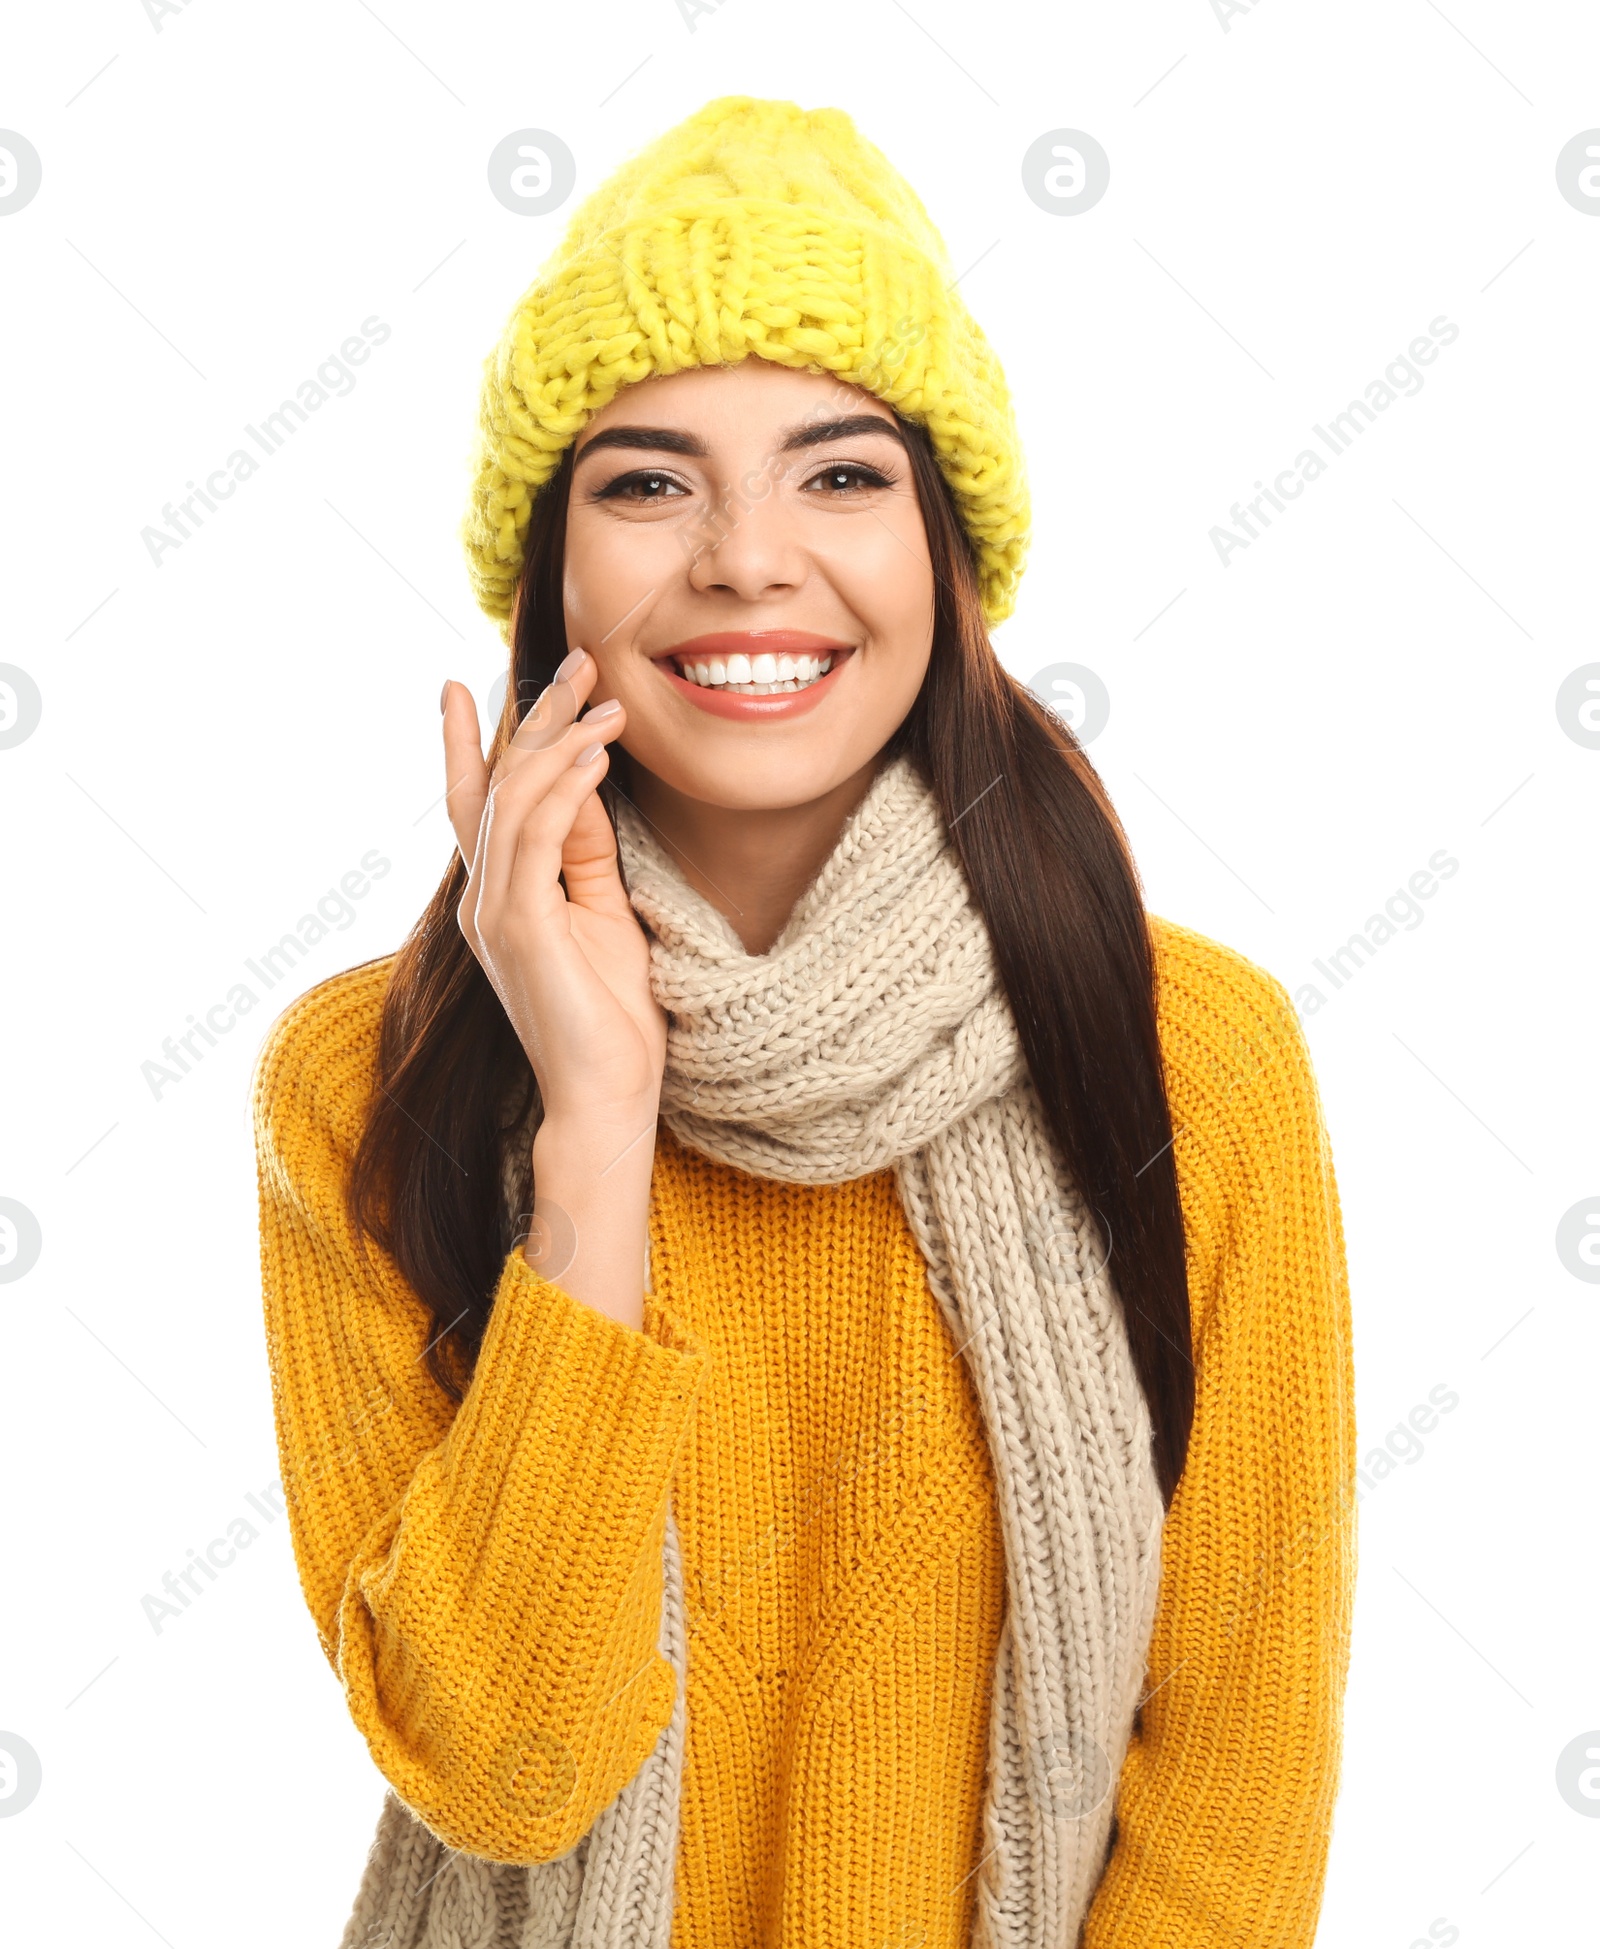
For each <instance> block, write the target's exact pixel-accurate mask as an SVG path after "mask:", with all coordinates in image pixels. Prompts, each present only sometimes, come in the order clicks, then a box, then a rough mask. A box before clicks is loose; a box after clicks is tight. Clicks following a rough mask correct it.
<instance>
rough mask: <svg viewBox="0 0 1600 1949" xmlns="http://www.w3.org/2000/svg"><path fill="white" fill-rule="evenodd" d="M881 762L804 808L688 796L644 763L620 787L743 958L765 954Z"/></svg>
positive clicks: (634, 766)
mask: <svg viewBox="0 0 1600 1949" xmlns="http://www.w3.org/2000/svg"><path fill="white" fill-rule="evenodd" d="M880 756H881V754H880ZM879 762H880V759H879V758H874V759H873V761H872V763H871V764H869V765H865V766H863V767H862V769H861V770H860V771H859V772H856V773H853V774H852V776H851V777H849V778H847V779H845V781H844V782H843V783H842V784H840V785H836V786H835V787H834V788H833V790H832V791H830V792H826V793H824V794H823V796H822V797H821V798H818V799H811V800H809V801H808V802H807V803H806V804H804V805H794V806H783V807H780V808H777V809H764V810H761V811H752V812H740V811H733V810H730V809H729V808H728V807H727V806H722V805H708V804H707V803H706V802H705V801H704V800H703V799H691V798H686V797H685V796H684V795H683V794H682V793H681V792H677V791H674V790H673V788H672V787H671V786H670V785H666V784H663V783H662V781H661V780H660V779H659V778H657V777H656V776H655V774H654V773H653V772H648V771H646V770H645V769H644V767H643V766H642V765H637V764H633V763H629V765H628V766H627V773H628V776H627V778H626V779H621V778H619V779H618V781H617V782H618V785H619V787H620V788H621V789H622V790H623V791H625V792H626V793H627V795H628V797H629V798H630V799H631V800H632V801H633V803H634V804H635V805H636V806H637V807H638V809H639V811H640V812H642V813H643V814H644V816H645V818H646V819H648V820H649V822H650V825H651V826H652V828H653V829H654V831H655V836H656V838H657V839H658V840H660V841H661V843H662V844H663V845H664V846H665V847H666V849H667V851H668V853H669V854H670V855H671V857H672V859H673V860H674V862H675V863H676V864H677V867H678V870H679V871H680V872H681V873H682V874H683V876H684V878H685V879H686V880H687V881H688V882H689V884H690V886H692V887H693V888H694V889H695V891H696V892H697V893H699V894H702V895H703V896H704V897H705V899H707V900H708V901H710V903H711V905H712V906H713V907H715V908H716V909H717V911H718V913H720V914H722V915H723V916H724V917H725V918H726V920H727V921H728V923H729V925H730V926H731V927H732V928H733V931H734V932H735V933H736V934H737V935H738V936H739V939H740V940H741V941H742V942H743V943H744V947H745V951H746V953H748V954H765V953H766V952H767V950H768V949H769V948H770V947H771V946H772V944H773V942H774V941H775V940H776V939H777V938H778V936H779V935H780V934H781V933H782V932H783V927H784V923H785V921H787V920H788V918H789V915H790V913H791V912H792V911H793V908H794V904H795V902H796V901H797V900H798V899H799V898H800V895H801V894H802V893H804V892H805V890H806V888H807V887H808V886H809V885H810V884H811V882H812V880H813V879H814V878H815V877H816V875H817V871H818V869H819V868H820V867H821V866H822V864H823V862H824V861H825V860H826V859H827V857H828V855H829V854H830V853H831V852H832V851H833V849H834V846H835V845H836V844H837V843H838V838H839V834H840V832H841V830H842V829H843V826H844V822H845V820H846V819H848V818H849V816H850V814H851V813H852V812H853V811H854V810H855V809H856V807H857V806H858V805H859V804H860V803H861V801H862V799H863V798H865V797H866V793H867V788H868V786H869V785H871V783H872V781H873V778H874V777H875V776H876V774H877V770H878V765H879Z"/></svg>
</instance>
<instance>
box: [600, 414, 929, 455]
mask: <svg viewBox="0 0 1600 1949" xmlns="http://www.w3.org/2000/svg"><path fill="white" fill-rule="evenodd" d="M865 433H882V434H884V435H885V436H886V437H887V438H889V439H891V440H898V441H899V442H900V444H901V445H902V446H903V445H904V444H905V441H904V439H903V437H902V435H901V432H900V429H899V427H898V426H896V424H895V423H894V421H893V420H891V419H887V418H886V417H885V416H884V415H883V414H881V413H850V414H847V415H846V416H845V417H844V418H843V419H836V420H805V421H802V422H801V424H800V425H799V426H793V427H790V428H789V430H788V431H787V432H786V433H785V434H784V436H783V438H782V440H781V441H780V442H779V444H778V449H777V450H778V452H779V453H794V452H797V451H799V450H800V449H802V448H805V447H817V446H822V445H823V444H824V443H825V442H827V441H829V440H853V439H858V438H860V436H861V435H862V434H865ZM602 447H627V448H630V449H634V450H639V449H642V450H644V451H646V452H654V453H683V454H693V455H697V456H700V457H704V456H705V455H706V454H708V453H709V452H710V451H711V449H710V448H709V447H708V446H707V445H706V443H705V441H704V440H702V439H701V438H700V436H699V435H698V434H697V433H688V432H685V431H684V429H683V428H682V427H676V426H608V427H605V428H603V429H602V431H600V432H599V433H596V434H595V435H594V437H593V438H592V439H589V440H586V441H584V443H583V445H582V446H581V447H580V448H579V449H578V452H577V454H576V455H575V456H574V464H576V462H577V461H579V460H582V459H583V458H584V457H585V456H586V455H588V454H591V453H597V452H599V450H600V449H601V448H602Z"/></svg>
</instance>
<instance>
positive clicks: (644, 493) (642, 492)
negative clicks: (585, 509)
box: [597, 473, 685, 502]
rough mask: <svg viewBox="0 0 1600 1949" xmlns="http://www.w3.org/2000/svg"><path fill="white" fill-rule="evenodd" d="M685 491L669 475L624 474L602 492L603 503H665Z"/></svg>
mask: <svg viewBox="0 0 1600 1949" xmlns="http://www.w3.org/2000/svg"><path fill="white" fill-rule="evenodd" d="M684 491H685V490H684V489H683V488H682V487H680V486H679V484H678V482H677V481H675V480H673V479H672V478H671V477H670V476H669V475H667V474H649V473H639V474H622V475H619V476H618V478H617V479H616V480H614V481H612V482H611V483H610V485H609V486H607V487H603V488H601V490H600V493H599V495H598V496H597V498H598V499H599V500H602V501H643V502H650V501H665V500H668V499H670V498H671V497H672V496H673V495H675V494H681V493H683V492H684Z"/></svg>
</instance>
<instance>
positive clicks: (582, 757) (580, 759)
mask: <svg viewBox="0 0 1600 1949" xmlns="http://www.w3.org/2000/svg"><path fill="white" fill-rule="evenodd" d="M604 750H605V746H604V745H603V744H586V745H585V746H584V747H583V749H582V750H581V751H580V752H579V753H578V755H577V757H576V758H574V759H573V761H572V762H573V763H574V764H575V765H592V764H593V763H594V761H595V759H596V758H598V757H599V756H600V754H601V752H602V751H604Z"/></svg>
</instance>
